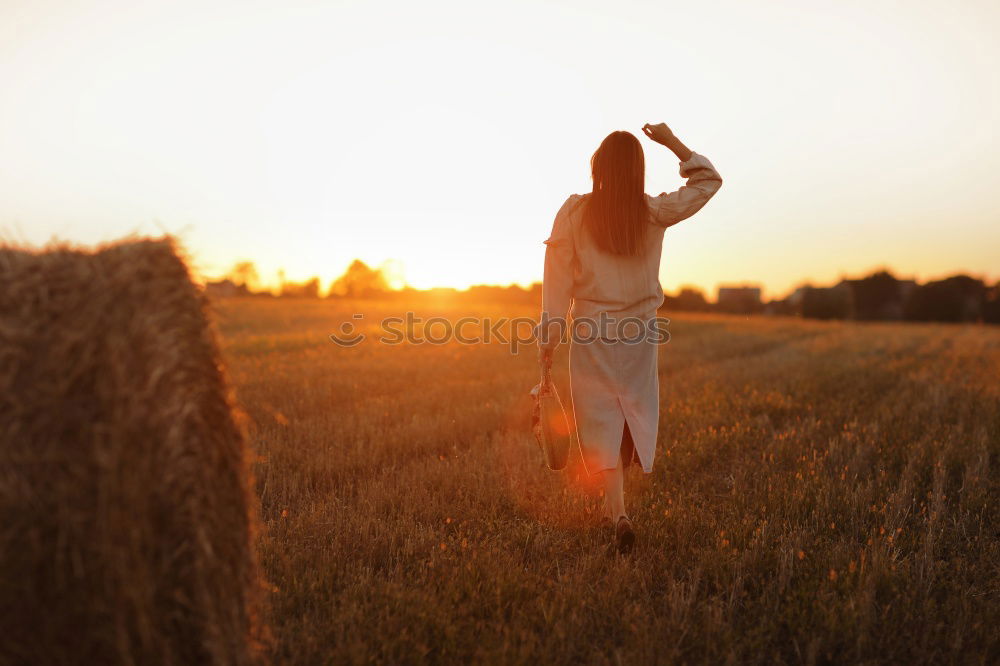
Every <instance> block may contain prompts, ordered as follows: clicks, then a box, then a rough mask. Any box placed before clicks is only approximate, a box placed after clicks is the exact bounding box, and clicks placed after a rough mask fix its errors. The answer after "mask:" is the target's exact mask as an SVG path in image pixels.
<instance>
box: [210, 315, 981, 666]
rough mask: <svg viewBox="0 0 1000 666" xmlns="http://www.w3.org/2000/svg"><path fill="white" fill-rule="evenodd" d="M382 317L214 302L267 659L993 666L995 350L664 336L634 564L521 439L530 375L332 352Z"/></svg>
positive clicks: (721, 328) (892, 337)
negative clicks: (258, 575) (258, 508)
mask: <svg viewBox="0 0 1000 666" xmlns="http://www.w3.org/2000/svg"><path fill="white" fill-rule="evenodd" d="M389 307H398V306H389V305H386V306H380V305H379V304H377V303H346V304H345V303H336V304H333V303H324V302H318V301H300V302H284V303H282V302H271V301H251V300H246V301H230V302H225V303H221V304H219V313H218V320H219V322H220V325H221V329H222V331H223V334H224V345H223V347H224V349H223V352H224V357H225V359H226V361H227V362H228V364H229V369H230V373H231V376H232V377H233V380H234V384H235V386H236V388H237V392H238V399H239V401H240V402H241V404H242V405H243V406H244V408H245V409H246V410H247V411H248V413H249V415H250V417H251V418H250V432H251V439H252V444H253V446H254V447H255V448H256V450H257V452H258V455H259V459H258V463H257V476H258V479H259V482H258V490H259V493H260V497H261V502H262V507H263V516H264V519H265V524H266V528H265V532H264V534H263V537H262V539H261V542H260V554H261V557H262V560H263V565H264V567H265V569H266V575H267V576H268V578H269V580H270V582H271V583H272V584H273V585H274V586H275V588H276V589H275V590H274V593H273V595H272V606H273V608H272V618H271V621H272V623H273V626H274V632H275V637H276V642H275V645H274V654H273V657H274V659H275V661H276V662H279V663H292V664H317V663H361V662H376V663H421V662H436V663H467V662H472V661H474V662H477V663H496V664H509V663H532V664H535V663H544V664H570V663H594V664H618V663H626V664H627V663H664V662H686V663H699V662H711V663H725V662H728V663H768V664H770V663H796V664H797V663H807V664H808V663H824V662H827V663H829V662H869V663H874V662H895V663H928V662H934V663H941V662H961V663H987V662H991V661H994V662H995V660H996V659H997V657H998V656H1000V642H998V638H997V634H996V627H997V625H998V621H1000V611H998V609H1000V603H998V598H997V592H998V590H997V586H998V580H1000V576H998V573H1000V571H998V567H1000V541H998V539H997V536H998V534H997V530H998V526H1000V521H998V518H1000V516H998V512H1000V505H998V502H997V490H998V477H997V454H998V447H1000V382H998V381H997V377H998V376H1000V329H996V328H984V327H980V326H948V325H891V324H886V325H858V324H843V323H818V322H816V323H810V322H801V321H793V320H744V319H737V318H721V317H720V318H715V317H692V316H688V317H684V318H680V317H678V319H677V320H675V321H674V323H673V324H672V325H671V333H672V341H671V342H670V343H669V344H668V345H667V346H666V347H665V348H664V349H663V352H662V353H661V358H660V362H661V377H662V402H663V419H662V421H663V423H662V427H661V433H660V441H659V445H658V450H657V460H656V464H655V472H654V474H652V475H650V476H649V477H642V476H641V474H640V473H639V472H638V471H637V470H635V471H633V473H632V476H631V477H630V478H629V479H628V486H627V493H628V494H627V497H626V499H627V501H628V503H629V505H630V507H631V511H632V513H633V515H634V517H635V519H636V526H637V531H638V535H639V542H638V546H637V551H636V552H635V553H634V554H633V556H632V557H630V558H627V559H622V558H619V557H616V556H612V555H610V554H609V551H608V549H607V542H608V539H609V536H608V534H606V533H604V532H602V531H601V530H600V529H599V528H598V527H597V525H598V512H597V507H598V501H599V498H598V497H597V496H596V493H595V490H594V488H593V485H592V484H589V483H588V482H587V480H586V479H585V478H584V477H583V476H582V472H581V470H580V467H579V463H578V460H579V454H578V453H574V459H575V460H576V461H577V462H576V464H574V462H573V461H571V464H570V468H569V470H568V471H567V472H565V473H553V472H549V471H547V470H546V469H545V466H544V464H543V462H542V460H541V459H540V454H539V452H538V450H537V448H536V446H535V444H534V442H533V441H532V439H531V434H530V432H529V429H528V425H529V424H528V408H529V403H528V400H527V391H528V389H529V388H530V387H531V386H532V385H533V384H534V383H535V381H536V370H535V368H536V366H535V360H534V355H533V354H532V353H526V354H522V355H521V356H517V357H514V356H511V355H510V353H509V352H508V350H507V349H506V348H504V347H503V346H501V345H495V344H494V345H483V346H473V347H465V346H460V345H457V344H451V345H446V346H396V347H391V346H384V345H378V344H373V343H371V342H366V343H363V344H362V345H360V346H358V347H356V348H353V349H344V348H340V347H337V346H335V345H333V344H332V343H330V342H328V341H327V339H326V336H327V334H328V333H330V332H332V331H334V330H336V328H337V325H339V323H340V322H341V321H343V320H344V319H346V318H349V315H350V313H351V312H354V311H361V312H364V313H366V321H369V322H371V321H373V320H377V318H378V317H379V316H380V314H385V310H386V308H389ZM422 314H425V315H427V314H431V312H430V311H429V310H428V309H423V311H422ZM523 314H532V313H530V312H528V313H523ZM556 364H557V378H559V377H560V375H559V374H558V371H559V370H560V366H562V367H561V370H562V373H563V374H562V375H561V380H562V384H561V385H560V391H561V392H562V393H563V395H568V389H567V387H566V386H565V352H564V351H563V352H561V353H560V354H559V355H558V356H557V361H556Z"/></svg>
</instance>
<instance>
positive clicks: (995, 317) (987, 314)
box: [983, 282, 1000, 324]
mask: <svg viewBox="0 0 1000 666" xmlns="http://www.w3.org/2000/svg"><path fill="white" fill-rule="evenodd" d="M983 321H984V322H986V323H988V324H1000V282H997V283H996V284H995V285H993V288H992V289H990V290H989V291H987V292H986V298H985V300H984V301H983Z"/></svg>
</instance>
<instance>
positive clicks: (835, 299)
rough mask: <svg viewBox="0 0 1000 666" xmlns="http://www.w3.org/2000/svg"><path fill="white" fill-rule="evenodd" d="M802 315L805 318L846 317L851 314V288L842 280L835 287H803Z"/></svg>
mask: <svg viewBox="0 0 1000 666" xmlns="http://www.w3.org/2000/svg"><path fill="white" fill-rule="evenodd" d="M801 293H802V296H801V298H802V303H801V310H802V316H803V317H806V318H807V319H847V318H849V317H850V316H851V312H852V310H853V308H852V293H851V288H850V286H849V285H847V284H846V283H844V282H841V283H840V284H838V285H837V286H836V287H803V288H802V292H801Z"/></svg>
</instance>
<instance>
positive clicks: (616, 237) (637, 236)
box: [583, 131, 649, 256]
mask: <svg viewBox="0 0 1000 666" xmlns="http://www.w3.org/2000/svg"><path fill="white" fill-rule="evenodd" d="M590 175H591V177H592V178H593V180H594V188H593V190H592V191H591V194H590V197H589V201H588V202H587V205H586V207H585V208H584V210H583V224H584V226H585V227H586V228H587V230H588V231H589V232H590V233H591V235H592V236H593V237H594V240H595V242H596V243H597V247H599V248H600V249H602V250H604V251H605V252H609V253H611V254H622V255H632V256H634V255H637V254H639V250H640V248H641V247H642V241H643V240H644V239H645V236H646V226H647V225H648V224H649V208H648V206H647V205H646V196H645V191H644V189H643V188H644V187H645V181H646V159H645V157H644V156H643V153H642V145H641V144H640V143H639V140H638V139H637V138H635V136H634V135H633V134H632V133H631V132H622V131H619V132H612V133H611V134H609V135H608V136H607V137H605V139H604V141H602V142H601V145H600V146H599V147H598V148H597V150H596V151H595V152H594V155H593V157H591V158H590Z"/></svg>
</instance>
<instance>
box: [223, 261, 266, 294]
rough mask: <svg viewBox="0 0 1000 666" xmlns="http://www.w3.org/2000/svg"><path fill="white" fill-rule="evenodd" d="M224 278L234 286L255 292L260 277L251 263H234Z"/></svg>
mask: <svg viewBox="0 0 1000 666" xmlns="http://www.w3.org/2000/svg"><path fill="white" fill-rule="evenodd" d="M225 277H226V278H227V279H228V280H229V281H230V282H232V283H233V284H235V285H236V286H238V287H245V288H246V289H247V290H248V291H256V290H257V288H258V286H259V285H260V275H258V273H257V267H256V266H255V265H254V263H253V262H252V261H238V262H236V263H235V264H233V267H232V268H230V269H229V273H227V274H226V276H225Z"/></svg>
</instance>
